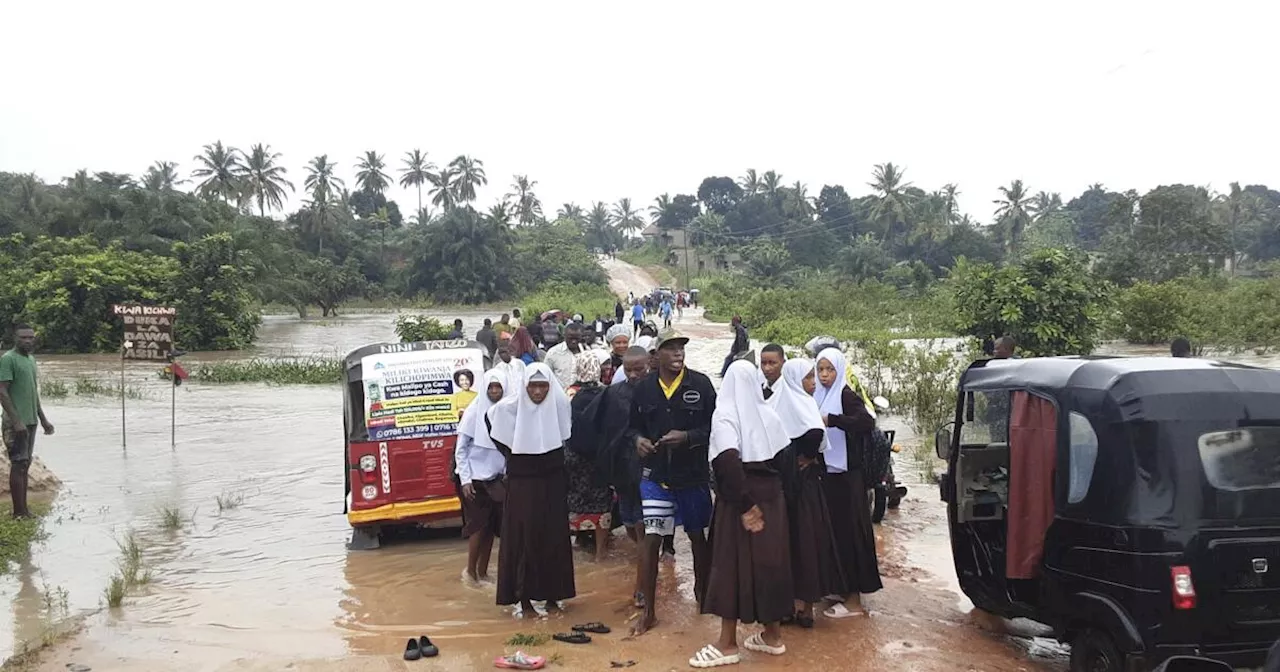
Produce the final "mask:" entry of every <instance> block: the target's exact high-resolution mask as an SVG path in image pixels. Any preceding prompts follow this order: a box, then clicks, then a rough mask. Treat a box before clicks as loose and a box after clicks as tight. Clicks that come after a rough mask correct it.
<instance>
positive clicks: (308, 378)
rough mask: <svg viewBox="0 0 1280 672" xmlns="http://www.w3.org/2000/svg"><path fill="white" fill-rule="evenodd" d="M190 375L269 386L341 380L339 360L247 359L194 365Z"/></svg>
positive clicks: (325, 383) (210, 380) (218, 381)
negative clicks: (266, 384)
mask: <svg viewBox="0 0 1280 672" xmlns="http://www.w3.org/2000/svg"><path fill="white" fill-rule="evenodd" d="M189 373H190V374H191V378H192V379H194V380H199V381H202V382H206V383H270V384H273V385H331V384H334V383H338V382H341V381H342V360H339V359H331V358H324V357H309V358H306V359H250V360H241V361H229V362H211V363H207V364H198V365H195V366H193V367H191V370H190V371H189Z"/></svg>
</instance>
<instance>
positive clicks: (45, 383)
mask: <svg viewBox="0 0 1280 672" xmlns="http://www.w3.org/2000/svg"><path fill="white" fill-rule="evenodd" d="M69 394H71V388H70V387H69V386H68V385H67V384H66V383H65V382H63V381H61V380H56V379H55V380H42V381H40V396H41V397H45V398H48V399H66V398H67V395H69Z"/></svg>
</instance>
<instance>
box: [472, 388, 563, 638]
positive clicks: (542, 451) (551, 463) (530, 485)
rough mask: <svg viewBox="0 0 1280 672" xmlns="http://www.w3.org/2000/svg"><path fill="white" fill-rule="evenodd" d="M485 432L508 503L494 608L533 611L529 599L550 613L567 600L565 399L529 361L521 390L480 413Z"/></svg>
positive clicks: (504, 516) (524, 611) (519, 612)
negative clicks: (499, 462)
mask: <svg viewBox="0 0 1280 672" xmlns="http://www.w3.org/2000/svg"><path fill="white" fill-rule="evenodd" d="M486 419H487V421H488V423H487V424H488V426H489V435H490V437H491V438H492V439H493V442H494V444H495V445H496V446H497V447H498V450H501V451H502V452H503V454H505V455H506V456H507V501H506V505H505V506H504V508H503V512H502V546H501V547H500V548H499V549H498V600H497V601H498V604H500V605H509V604H516V605H519V607H518V609H517V611H516V615H524V616H530V615H532V614H533V612H534V611H535V610H534V606H533V601H534V600H538V601H543V600H545V601H546V603H547V608H556V607H558V606H559V605H558V604H557V603H558V602H559V601H560V600H565V599H568V598H571V597H573V596H574V595H575V594H576V593H575V590H574V585H573V554H572V551H571V549H570V548H569V526H568V525H567V524H566V521H567V520H568V519H569V509H568V507H567V506H566V504H565V498H566V496H567V493H568V486H567V484H566V481H567V477H566V475H565V468H564V443H565V441H567V440H568V439H569V433H570V431H569V430H570V411H569V398H568V397H567V396H565V393H564V390H563V389H561V388H560V385H559V384H558V383H557V382H556V379H555V375H554V374H553V373H551V369H550V368H548V367H547V365H546V364H541V363H537V364H530V365H529V367H528V368H527V369H526V370H525V374H524V389H522V390H520V391H519V393H518V394H515V395H512V396H510V397H507V398H505V399H503V400H502V401H500V402H498V404H496V405H495V406H493V408H490V409H489V412H488V414H487V415H486Z"/></svg>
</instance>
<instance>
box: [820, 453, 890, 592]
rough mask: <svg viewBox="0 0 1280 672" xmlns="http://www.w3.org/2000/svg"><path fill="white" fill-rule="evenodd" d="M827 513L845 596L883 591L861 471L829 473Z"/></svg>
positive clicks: (826, 480)
mask: <svg viewBox="0 0 1280 672" xmlns="http://www.w3.org/2000/svg"><path fill="white" fill-rule="evenodd" d="M822 490H823V494H825V495H826V496H827V510H828V511H829V512H830V513H831V528H832V532H833V533H834V534H833V536H834V537H835V542H836V556H837V557H838V558H839V559H840V567H841V573H842V574H843V575H844V580H845V593H874V592H876V591H877V590H880V589H881V588H883V587H884V586H883V584H881V583H880V564H879V561H878V560H877V559H876V533H875V529H874V528H873V527H872V526H871V508H870V507H869V506H868V505H867V488H866V486H865V485H863V481H862V472H861V471H860V470H853V471H847V472H845V473H842V474H832V473H828V474H826V475H824V476H823V478H822Z"/></svg>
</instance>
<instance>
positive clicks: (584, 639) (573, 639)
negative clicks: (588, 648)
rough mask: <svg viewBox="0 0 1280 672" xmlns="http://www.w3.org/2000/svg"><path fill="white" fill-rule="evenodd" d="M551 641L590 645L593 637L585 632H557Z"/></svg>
mask: <svg viewBox="0 0 1280 672" xmlns="http://www.w3.org/2000/svg"><path fill="white" fill-rule="evenodd" d="M551 639H554V640H556V641H557V642H564V643H565V644H590V643H591V637H590V635H588V634H587V633H585V632H576V631H575V632H557V633H556V634H554V635H552V636H551Z"/></svg>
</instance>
